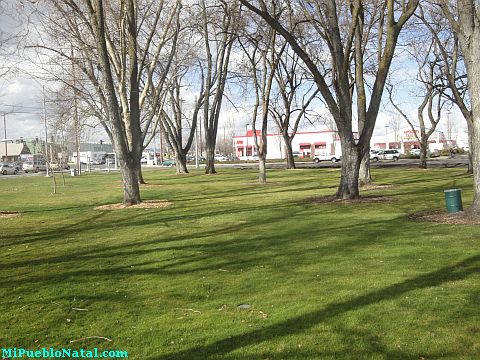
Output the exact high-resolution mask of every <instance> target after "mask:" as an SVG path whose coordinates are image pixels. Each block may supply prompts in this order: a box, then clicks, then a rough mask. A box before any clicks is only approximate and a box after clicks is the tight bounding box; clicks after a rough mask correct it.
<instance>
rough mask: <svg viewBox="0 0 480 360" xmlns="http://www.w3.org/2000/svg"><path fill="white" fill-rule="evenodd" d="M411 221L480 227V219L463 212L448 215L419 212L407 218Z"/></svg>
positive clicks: (444, 213)
mask: <svg viewBox="0 0 480 360" xmlns="http://www.w3.org/2000/svg"><path fill="white" fill-rule="evenodd" d="M408 218H409V219H410V220H412V221H420V222H433V223H439V224H448V225H480V218H478V217H475V216H471V215H470V214H468V213H466V212H465V211H460V212H458V213H454V214H450V213H447V212H446V211H445V210H433V211H421V212H418V213H413V214H410V215H409V216H408Z"/></svg>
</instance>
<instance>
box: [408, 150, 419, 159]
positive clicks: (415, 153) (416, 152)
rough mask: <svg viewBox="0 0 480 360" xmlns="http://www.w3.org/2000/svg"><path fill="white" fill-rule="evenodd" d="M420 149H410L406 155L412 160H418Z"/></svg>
mask: <svg viewBox="0 0 480 360" xmlns="http://www.w3.org/2000/svg"><path fill="white" fill-rule="evenodd" d="M420 153H421V151H420V149H412V150H410V151H409V153H408V155H409V156H410V157H413V158H419V157H420Z"/></svg>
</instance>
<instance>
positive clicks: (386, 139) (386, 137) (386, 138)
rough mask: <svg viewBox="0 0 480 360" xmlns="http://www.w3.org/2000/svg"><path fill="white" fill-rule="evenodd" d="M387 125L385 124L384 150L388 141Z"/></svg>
mask: <svg viewBox="0 0 480 360" xmlns="http://www.w3.org/2000/svg"><path fill="white" fill-rule="evenodd" d="M388 128H389V126H388V125H385V150H387V149H388V148H387V143H388Z"/></svg>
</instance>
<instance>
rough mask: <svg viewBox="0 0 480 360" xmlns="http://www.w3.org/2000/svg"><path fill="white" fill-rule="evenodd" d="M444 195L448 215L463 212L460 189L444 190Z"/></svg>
mask: <svg viewBox="0 0 480 360" xmlns="http://www.w3.org/2000/svg"><path fill="white" fill-rule="evenodd" d="M444 193H445V207H446V208H447V212H448V213H450V214H453V213H457V212H459V211H463V205H462V191H461V190H460V189H448V190H444Z"/></svg>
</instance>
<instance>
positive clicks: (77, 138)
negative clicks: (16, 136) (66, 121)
mask: <svg viewBox="0 0 480 360" xmlns="http://www.w3.org/2000/svg"><path fill="white" fill-rule="evenodd" d="M71 57H72V72H73V116H74V118H73V122H74V128H75V130H74V131H75V150H76V152H77V175H80V174H81V164H80V123H79V119H78V102H77V74H76V72H75V62H74V61H73V45H72V47H71ZM107 160H108V159H107Z"/></svg>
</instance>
